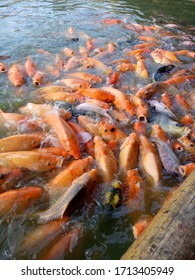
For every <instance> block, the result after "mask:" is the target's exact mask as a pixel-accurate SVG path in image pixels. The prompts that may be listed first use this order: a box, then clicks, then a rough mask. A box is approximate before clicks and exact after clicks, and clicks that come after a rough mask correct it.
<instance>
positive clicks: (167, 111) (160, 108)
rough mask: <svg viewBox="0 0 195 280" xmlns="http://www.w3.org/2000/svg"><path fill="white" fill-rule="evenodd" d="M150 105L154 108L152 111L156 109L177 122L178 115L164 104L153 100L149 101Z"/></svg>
mask: <svg viewBox="0 0 195 280" xmlns="http://www.w3.org/2000/svg"><path fill="white" fill-rule="evenodd" d="M148 103H149V105H150V106H151V107H152V109H154V110H155V111H156V112H158V113H161V114H163V115H165V116H167V117H169V118H172V119H173V120H176V121H177V117H176V115H175V114H174V113H173V112H172V111H171V110H170V109H169V108H168V107H167V106H166V105H165V104H163V103H162V102H159V101H158V100H154V99H152V100H148Z"/></svg>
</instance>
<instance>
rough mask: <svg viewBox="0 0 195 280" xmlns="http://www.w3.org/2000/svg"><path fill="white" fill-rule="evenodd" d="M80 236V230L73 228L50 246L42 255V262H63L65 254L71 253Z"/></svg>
mask: <svg viewBox="0 0 195 280" xmlns="http://www.w3.org/2000/svg"><path fill="white" fill-rule="evenodd" d="M80 235H81V228H80V227H78V226H77V227H75V228H73V229H72V230H71V231H69V232H68V233H65V234H64V235H63V236H62V237H60V238H59V240H58V241H56V242H55V243H54V245H52V246H51V248H50V249H49V250H47V251H46V253H45V254H43V255H42V257H41V259H43V260H64V258H65V257H66V255H67V254H69V253H71V252H72V250H73V249H74V247H75V246H76V245H77V242H78V239H79V237H80Z"/></svg>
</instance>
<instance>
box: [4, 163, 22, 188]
mask: <svg viewBox="0 0 195 280" xmlns="http://www.w3.org/2000/svg"><path fill="white" fill-rule="evenodd" d="M22 175H23V172H22V170H21V169H20V168H10V167H4V166H0V193H2V192H5V191H7V189H9V190H10V189H12V188H13V187H14V186H15V185H16V183H17V182H18V180H19V179H21V178H22Z"/></svg>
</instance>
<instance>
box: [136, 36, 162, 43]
mask: <svg viewBox="0 0 195 280" xmlns="http://www.w3.org/2000/svg"><path fill="white" fill-rule="evenodd" d="M138 39H139V40H141V41H146V42H153V43H158V40H157V39H156V38H154V37H148V36H139V37H138Z"/></svg>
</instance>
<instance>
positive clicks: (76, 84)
mask: <svg viewBox="0 0 195 280" xmlns="http://www.w3.org/2000/svg"><path fill="white" fill-rule="evenodd" d="M60 82H61V83H62V84H64V85H65V86H67V87H68V90H69V89H70V90H72V91H77V90H81V89H87V88H89V87H90V83H89V82H86V81H84V80H82V79H74V78H67V79H62V80H60Z"/></svg>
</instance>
